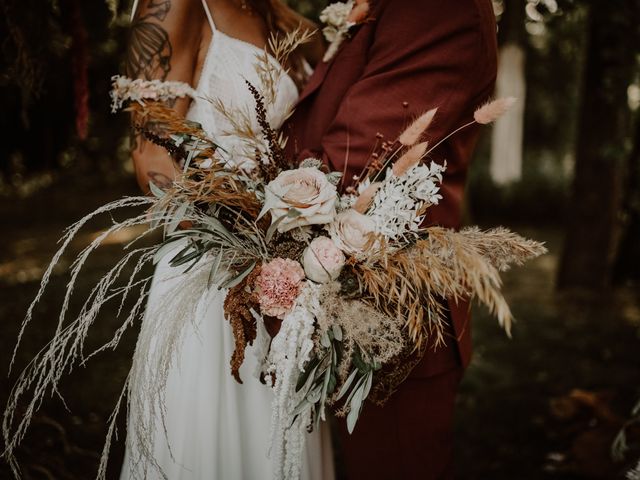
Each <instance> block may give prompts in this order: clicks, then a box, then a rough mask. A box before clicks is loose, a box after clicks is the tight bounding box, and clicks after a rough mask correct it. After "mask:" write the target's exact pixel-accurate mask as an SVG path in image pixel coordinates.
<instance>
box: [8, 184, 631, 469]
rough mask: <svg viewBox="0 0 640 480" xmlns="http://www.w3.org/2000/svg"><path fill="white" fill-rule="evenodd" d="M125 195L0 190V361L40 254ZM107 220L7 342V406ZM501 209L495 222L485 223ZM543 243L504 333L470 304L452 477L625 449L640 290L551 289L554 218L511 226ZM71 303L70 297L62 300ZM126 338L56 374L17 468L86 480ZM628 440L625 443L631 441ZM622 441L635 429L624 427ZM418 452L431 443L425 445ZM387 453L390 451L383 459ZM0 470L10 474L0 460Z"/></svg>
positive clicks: (107, 325)
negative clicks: (617, 445)
mask: <svg viewBox="0 0 640 480" xmlns="http://www.w3.org/2000/svg"><path fill="white" fill-rule="evenodd" d="M127 193H129V194H133V193H135V186H134V185H132V184H128V183H127V184H123V185H120V186H118V187H113V186H112V187H109V188H104V187H102V186H100V185H99V184H97V185H90V184H85V183H84V182H78V183H74V182H73V181H71V180H67V181H65V182H62V183H61V182H57V183H55V184H54V186H53V187H50V188H48V189H46V190H44V191H41V192H39V193H37V194H35V195H33V196H31V197H29V198H28V199H25V200H23V201H20V202H16V201H15V200H8V199H4V200H0V218H2V235H1V236H0V287H1V288H0V320H1V322H0V338H2V343H1V344H0V347H1V348H0V368H2V369H5V368H7V367H8V365H9V361H10V358H11V352H12V349H13V346H14V344H15V339H16V337H17V334H18V331H19V326H20V322H21V320H22V318H23V317H24V313H25V311H26V309H27V306H28V304H29V302H30V300H31V299H32V298H33V297H34V295H35V293H36V291H37V286H38V281H39V278H40V276H41V274H42V272H43V268H44V267H45V265H46V262H47V261H48V259H49V258H50V257H51V255H52V254H53V253H54V250H55V248H56V243H55V242H56V240H57V238H59V236H60V235H61V233H62V230H63V228H64V227H65V226H67V225H69V224H70V223H72V222H73V221H75V220H76V219H78V218H80V217H81V216H83V215H84V214H86V213H88V212H89V211H91V210H92V209H93V208H95V207H97V206H99V205H100V204H102V203H105V202H106V201H109V200H113V199H115V198H118V197H119V196H121V195H124V194H127ZM107 222H108V218H103V219H102V220H101V221H96V222H92V223H91V224H90V225H88V227H87V228H86V229H85V231H84V232H85V233H84V234H83V235H82V236H81V237H80V238H79V240H78V241H77V242H76V243H75V244H74V245H73V248H72V254H71V255H69V256H66V257H64V258H63V262H62V266H61V267H60V268H59V269H57V270H56V271H55V274H54V277H53V282H52V285H51V288H50V290H48V292H47V294H46V295H45V296H44V298H43V301H42V302H41V303H40V305H39V307H38V308H37V309H36V316H35V318H34V320H33V322H32V324H30V325H29V327H28V328H27V330H26V333H25V335H24V338H23V342H22V346H21V347H20V349H19V350H18V355H17V358H16V368H15V369H14V371H13V372H12V374H11V375H10V376H9V378H7V377H6V376H4V375H3V376H1V377H0V389H1V390H0V400H1V401H2V405H4V404H5V402H6V398H7V396H8V392H9V388H10V387H11V385H12V384H13V382H14V381H15V378H16V372H17V371H19V370H20V369H21V368H22V367H24V365H26V363H27V362H28V360H29V359H30V358H31V357H32V356H33V354H34V353H36V352H37V350H38V349H39V348H41V347H42V346H43V345H44V343H45V342H46V339H47V338H49V337H50V336H51V334H52V332H53V330H54V328H55V325H54V322H55V318H56V317H55V315H56V312H57V310H56V309H59V306H60V301H61V295H62V293H63V291H64V285H65V283H66V280H68V277H67V275H66V274H65V268H66V267H67V266H68V265H69V262H70V260H71V259H72V255H73V252H76V253H77V252H78V251H79V249H80V248H81V247H82V246H83V245H84V244H86V242H87V241H88V240H89V239H91V238H93V235H95V233H96V232H98V231H99V230H100V228H102V227H104V226H105V225H106V224H107ZM498 222H499V219H496V223H498ZM508 226H511V227H513V228H515V229H516V230H518V231H520V232H521V233H523V234H526V235H528V236H531V237H533V238H536V239H538V240H543V241H546V242H547V243H548V246H549V249H550V253H549V254H548V255H546V256H544V257H542V258H540V259H538V260H536V261H534V262H532V263H531V264H530V265H528V266H526V267H524V268H518V269H514V270H512V271H510V272H507V274H506V275H505V276H504V279H505V285H504V291H505V293H506V296H507V298H508V300H509V302H510V304H511V305H512V308H513V311H514V314H515V317H516V318H517V320H518V321H517V324H516V325H515V328H514V334H513V338H512V339H509V338H507V337H506V335H505V334H504V332H503V331H502V330H501V329H500V328H499V326H498V325H497V324H496V321H495V320H494V319H492V318H490V316H489V315H488V314H487V313H486V311H484V310H483V309H481V308H477V309H476V312H475V314H474V340H475V355H474V360H473V363H472V365H471V367H470V368H469V370H468V371H467V374H466V376H465V378H464V380H463V382H462V385H461V391H460V396H459V400H458V409H457V421H456V455H457V460H456V464H457V466H458V467H457V470H458V478H460V479H463V480H472V479H492V480H507V479H509V480H512V479H519V480H527V479H576V480H577V479H615V478H623V472H624V471H625V470H626V469H627V468H628V467H629V465H630V464H631V461H632V459H633V458H634V456H635V458H638V456H640V450H638V449H636V450H635V451H631V452H629V454H628V455H627V458H626V460H623V461H618V462H614V461H613V460H612V459H611V444H612V442H613V439H614V437H615V435H616V434H617V433H618V431H619V429H620V427H621V426H622V425H623V424H624V422H625V421H626V420H627V419H628V418H629V415H630V412H631V409H632V407H633V405H634V402H635V401H636V399H637V398H638V397H640V390H639V388H640V384H638V379H639V378H640V361H639V360H640V359H639V357H638V351H639V349H640V299H639V298H638V295H637V290H635V291H634V289H633V288H631V287H625V288H621V289H618V290H616V291H610V292H601V293H598V294H597V295H596V294H591V295H587V294H582V295H581V294H575V293H574V294H571V295H569V294H563V295H561V294H558V293H556V292H555V290H554V278H555V269H556V267H557V259H558V253H559V248H560V246H561V234H560V229H559V228H553V227H540V226H536V227H534V226H524V227H523V226H522V225H508ZM126 240H127V237H126V236H125V237H122V238H115V239H113V241H112V242H110V244H109V245H107V246H106V247H105V248H104V249H103V250H102V251H101V252H100V253H99V254H98V255H96V256H95V257H94V258H93V259H92V260H91V261H90V262H89V263H88V264H87V266H86V269H85V270H84V273H83V274H82V280H81V282H80V283H79V287H78V289H77V298H78V299H80V298H81V297H82V296H83V295H86V294H87V293H88V289H89V288H90V286H91V285H92V282H95V280H96V279H97V278H99V277H100V275H101V274H102V273H104V271H105V268H106V267H107V266H108V265H110V264H111V263H112V262H113V261H114V259H116V258H118V255H119V252H120V251H121V247H122V243H123V242H126ZM73 307H75V308H78V307H79V305H78V304H77V302H76V303H74V304H73ZM114 313H115V306H114V307H112V309H111V310H107V311H105V312H104V314H103V315H101V316H100V318H99V319H98V321H97V322H96V324H95V325H94V327H93V328H94V330H93V334H92V336H91V338H90V342H91V343H94V342H99V341H101V340H102V341H104V340H106V339H107V338H109V337H108V335H109V334H111V333H113V331H114V329H115V326H116V325H117V322H118V319H116V318H115V315H114ZM134 344H135V329H133V330H132V331H131V332H129V335H128V336H126V337H125V338H124V340H123V342H122V344H121V346H120V347H119V348H118V349H117V350H116V351H115V352H111V351H110V352H105V353H104V354H102V355H101V356H99V357H96V358H94V359H92V360H91V361H90V362H89V363H88V365H87V366H86V368H82V367H80V368H77V369H75V370H74V371H73V372H72V373H71V375H69V376H68V377H67V379H66V380H65V381H64V383H63V385H62V388H61V394H62V395H63V396H64V399H65V401H66V405H67V407H68V411H67V410H66V409H65V407H64V405H63V403H62V402H61V400H60V399H58V398H56V397H52V398H48V399H47V400H46V401H45V402H44V403H43V405H42V408H41V409H40V411H39V413H38V414H37V415H36V417H35V418H34V422H33V426H32V428H31V429H30V431H29V433H28V434H27V436H26V438H25V441H24V442H23V444H22V446H21V447H20V449H19V451H18V458H19V461H20V464H21V466H22V468H23V471H24V473H25V477H26V478H34V479H41V478H42V479H46V478H49V479H56V480H57V479H60V480H64V479H87V478H93V477H94V475H95V472H96V468H97V462H98V459H99V456H100V452H101V449H102V444H103V439H104V435H105V433H106V427H105V424H106V420H107V418H108V416H109V414H110V413H111V409H112V408H113V406H114V405H115V401H116V398H117V396H118V394H119V392H120V388H121V385H122V382H123V380H124V378H125V376H126V373H127V370H128V367H129V359H130V357H131V352H132V349H133V347H134ZM119 424H120V433H121V435H120V438H119V440H118V441H117V442H116V443H115V444H114V446H113V449H112V452H111V461H110V465H109V471H108V475H107V476H108V478H117V477H118V472H119V464H120V462H121V459H122V453H123V446H122V443H123V435H122V434H123V428H124V418H121V419H120V422H119ZM634 442H635V443H634ZM630 443H631V445H632V447H633V446H634V445H636V446H637V445H638V443H640V433H639V432H637V431H633V430H631V432H630ZM425 454H428V452H425ZM390 460H391V459H390ZM0 478H10V473H9V470H8V467H7V466H6V465H5V464H4V463H1V464H0Z"/></svg>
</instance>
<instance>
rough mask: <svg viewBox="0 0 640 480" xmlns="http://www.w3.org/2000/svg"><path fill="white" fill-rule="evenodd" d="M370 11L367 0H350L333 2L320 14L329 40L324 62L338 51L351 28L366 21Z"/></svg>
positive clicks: (325, 35) (323, 30)
mask: <svg viewBox="0 0 640 480" xmlns="http://www.w3.org/2000/svg"><path fill="white" fill-rule="evenodd" d="M368 13H369V2H368V1H367V0H349V1H348V2H345V3H341V2H337V3H332V4H331V5H329V6H327V8H325V9H324V10H323V11H322V13H321V14H320V21H321V22H322V23H323V24H324V25H325V27H324V28H323V29H322V33H323V34H324V38H326V40H327V42H329V48H327V51H326V53H325V54H324V57H323V58H322V61H323V62H328V61H329V60H331V59H332V58H333V57H334V55H335V54H336V53H337V51H338V48H340V45H341V44H342V42H343V41H344V39H345V38H347V36H348V34H349V30H351V28H353V27H354V26H356V25H357V24H359V23H361V22H363V21H364V19H365V18H366V17H367V15H368Z"/></svg>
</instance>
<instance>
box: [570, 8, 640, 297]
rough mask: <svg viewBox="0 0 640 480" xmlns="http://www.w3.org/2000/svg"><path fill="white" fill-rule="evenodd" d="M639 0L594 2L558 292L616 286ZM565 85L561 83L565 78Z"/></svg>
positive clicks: (590, 19) (590, 15) (591, 12)
mask: <svg viewBox="0 0 640 480" xmlns="http://www.w3.org/2000/svg"><path fill="white" fill-rule="evenodd" d="M639 3H640V1H639V0H622V1H620V2H617V3H616V6H615V8H613V7H612V5H611V4H610V2H609V1H608V0H594V1H593V2H592V3H591V8H590V12H589V22H588V25H589V27H588V28H589V32H588V54H587V60H586V67H585V79H584V87H583V92H582V102H581V103H582V105H581V112H580V119H579V126H578V144H577V147H576V166H575V178H574V184H573V196H572V201H571V205H570V209H569V218H568V219H567V220H568V227H567V234H566V239H565V245H564V251H563V255H562V259H561V264H560V270H559V275H558V287H559V288H570V287H585V288H590V289H599V288H602V287H606V286H608V285H609V284H610V282H611V273H612V268H613V260H614V257H615V251H616V247H617V243H618V241H617V240H618V237H619V233H620V212H621V205H622V190H623V172H624V165H625V161H626V159H627V155H628V149H627V144H628V143H629V136H630V133H631V132H630V128H631V117H632V115H631V110H630V108H629V105H628V100H627V88H628V87H629V85H630V84H631V82H632V81H633V75H634V71H635V48H634V45H635V44H636V43H635V42H636V40H637V36H636V30H637V23H636V22H637V18H638V17H637V11H638V4H639ZM558 81H562V79H558Z"/></svg>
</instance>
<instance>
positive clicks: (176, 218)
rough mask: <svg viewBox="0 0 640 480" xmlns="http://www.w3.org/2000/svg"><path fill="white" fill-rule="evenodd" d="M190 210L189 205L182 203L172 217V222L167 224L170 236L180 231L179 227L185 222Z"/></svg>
mask: <svg viewBox="0 0 640 480" xmlns="http://www.w3.org/2000/svg"><path fill="white" fill-rule="evenodd" d="M188 210H189V204H188V203H186V202H185V203H182V204H181V205H180V206H179V207H178V208H177V209H176V211H175V212H174V213H173V215H172V219H171V221H170V222H169V223H168V224H167V227H166V231H167V233H169V234H170V233H172V232H175V231H176V230H177V229H178V227H179V226H180V222H182V221H183V220H184V218H185V216H186V214H187V211H188Z"/></svg>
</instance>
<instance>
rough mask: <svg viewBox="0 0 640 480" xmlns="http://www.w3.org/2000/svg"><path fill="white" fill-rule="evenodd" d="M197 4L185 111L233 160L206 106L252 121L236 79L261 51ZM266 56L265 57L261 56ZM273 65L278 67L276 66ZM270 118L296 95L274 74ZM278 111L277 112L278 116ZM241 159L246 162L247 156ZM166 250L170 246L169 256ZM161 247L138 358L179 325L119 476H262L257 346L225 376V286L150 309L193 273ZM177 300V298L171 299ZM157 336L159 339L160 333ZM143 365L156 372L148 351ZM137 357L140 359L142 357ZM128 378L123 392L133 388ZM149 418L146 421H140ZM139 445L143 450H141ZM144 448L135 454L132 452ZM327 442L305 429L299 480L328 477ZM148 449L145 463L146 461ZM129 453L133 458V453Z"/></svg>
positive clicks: (228, 342)
mask: <svg viewBox="0 0 640 480" xmlns="http://www.w3.org/2000/svg"><path fill="white" fill-rule="evenodd" d="M203 7H204V8H205V11H206V13H207V17H208V19H209V23H210V24H211V28H212V30H213V35H212V40H211V44H210V46H209V51H208V53H207V55H206V58H205V62H204V66H203V68H202V74H201V79H200V81H199V84H198V85H197V87H196V92H197V97H199V98H196V99H195V100H194V101H193V103H192V107H191V109H190V110H189V113H188V118H189V119H191V120H193V121H196V122H198V123H200V124H201V125H202V126H203V128H204V129H205V130H206V131H207V132H208V133H209V134H210V135H211V136H212V138H214V139H215V140H216V141H217V142H218V144H219V145H221V146H222V147H223V148H224V149H225V150H226V151H227V152H229V153H230V155H229V156H230V157H234V158H236V159H237V158H242V155H243V152H242V149H243V144H242V142H241V141H240V140H239V139H238V138H237V137H234V136H233V135H228V134H225V132H228V131H229V130H230V125H229V124H228V120H227V119H226V118H225V117H224V116H223V115H221V114H220V113H219V111H218V110H217V109H216V108H215V107H214V106H213V104H212V102H211V101H210V100H211V99H216V98H217V99H219V100H221V101H222V103H223V104H224V105H225V106H227V107H231V108H233V109H244V110H245V111H247V113H248V114H250V115H249V118H251V119H252V122H253V123H254V125H253V126H254V128H255V129H256V131H257V130H258V129H259V126H258V125H257V122H256V121H255V115H253V111H254V99H253V97H252V96H251V95H250V92H249V91H248V89H247V88H246V84H245V82H244V80H245V79H246V80H248V81H250V82H251V83H252V84H253V85H256V86H257V87H258V88H260V86H261V82H260V77H259V75H258V74H257V73H256V70H255V62H256V55H258V54H260V53H261V52H262V51H261V50H260V49H259V48H258V47H256V46H254V45H252V44H250V43H247V42H243V41H241V40H239V39H236V38H232V37H230V36H228V35H225V34H224V33H223V32H221V31H219V30H217V29H216V26H215V24H214V22H213V18H212V17H211V13H210V12H209V10H208V8H207V5H206V3H205V2H204V0H203ZM271 60H272V61H273V62H275V59H271ZM277 68H281V67H280V66H277ZM275 93H276V95H275V102H274V105H272V106H271V108H270V112H269V113H270V121H271V122H273V123H274V125H273V126H275V127H279V126H280V125H279V123H278V122H280V123H282V121H284V118H285V116H286V114H287V112H288V110H289V108H290V107H291V105H292V104H293V103H294V102H295V100H296V98H297V89H296V86H295V84H294V82H293V80H292V79H291V78H290V77H289V76H288V75H286V74H285V73H284V72H282V75H280V81H279V82H278V83H277V85H276V92H275ZM278 117H279V118H278ZM246 161H247V162H249V161H251V158H250V157H249V156H247V157H246ZM173 254H175V253H173ZM173 254H172V253H171V252H169V253H168V254H167V255H165V256H164V258H163V259H162V260H161V261H160V262H159V264H158V266H157V269H156V272H155V275H154V278H153V282H152V286H151V289H150V293H149V298H148V303H147V305H148V306H147V312H146V314H145V318H144V321H143V325H142V331H141V337H140V338H141V339H142V338H143V337H144V336H145V335H147V336H148V337H153V336H154V335H155V336H157V337H159V338H160V339H153V338H152V339H151V343H150V344H146V345H145V344H143V345H142V346H141V343H142V340H139V343H138V347H137V349H136V355H148V353H149V350H153V347H151V348H149V347H148V345H153V344H154V342H156V343H161V342H163V341H164V342H167V338H169V336H170V335H173V334H169V333H166V331H165V330H166V329H164V330H163V328H164V325H175V324H177V323H178V324H180V325H181V326H180V331H181V336H180V340H179V341H178V344H177V345H176V347H175V351H174V354H173V359H172V362H171V363H170V366H169V367H168V368H167V370H168V376H167V377H166V384H164V385H163V387H162V392H161V393H162V396H163V397H164V398H163V400H162V403H163V405H162V407H161V408H162V410H163V415H161V416H160V415H157V414H156V415H155V416H154V417H153V419H152V420H151V421H150V422H149V423H147V424H144V426H143V428H142V429H140V428H138V430H137V432H139V431H140V430H142V431H143V436H144V438H145V439H146V440H145V442H144V443H145V444H144V445H141V444H140V443H139V438H138V437H137V436H136V435H133V434H132V431H133V430H132V429H134V428H135V425H136V422H137V421H138V420H140V418H137V417H136V416H139V415H145V414H147V413H148V411H147V409H146V406H143V407H140V405H141V404H142V405H144V404H145V402H138V403H137V405H138V408H136V406H135V405H132V404H130V405H129V417H128V428H129V434H128V439H127V448H126V454H125V461H124V465H123V468H122V472H121V476H120V478H121V480H130V479H131V480H133V479H138V478H140V479H142V478H147V479H156V478H167V479H169V480H252V479H256V480H268V479H270V478H273V474H272V472H273V465H272V462H271V460H270V459H269V457H268V449H269V443H270V420H271V400H272V393H271V390H270V389H269V388H268V387H266V386H264V385H263V384H261V383H260V382H259V380H258V379H257V378H256V376H255V372H256V371H257V369H258V357H257V353H258V352H257V351H256V350H258V347H257V346H253V347H249V348H247V351H246V357H245V362H244V364H243V366H242V368H241V370H240V374H241V377H242V380H243V381H244V383H243V384H242V385H241V384H238V383H237V382H236V381H235V380H234V378H233V377H232V376H231V373H230V366H229V360H230V358H231V354H232V352H233V348H234V340H233V336H232V332H231V327H230V325H229V323H228V322H227V321H226V320H225V318H224V314H223V301H224V296H225V292H224V291H218V290H216V289H215V288H211V289H208V290H206V291H203V293H202V294H199V296H198V298H196V299H195V302H196V303H197V308H196V314H195V315H194V316H195V318H191V319H189V321H186V320H185V319H179V321H174V320H177V319H171V318H165V317H164V316H166V315H172V314H174V315H175V312H173V311H172V310H171V309H165V308H162V307H158V306H159V305H166V304H167V302H172V301H174V300H175V298H174V297H176V296H181V295H184V296H187V295H189V294H192V286H191V285H192V284H190V280H193V279H192V278H191V277H192V276H195V275H197V273H195V271H194V270H192V271H190V272H187V273H176V269H175V268H172V267H170V266H169V263H168V262H169V259H170V258H171V257H172V256H173ZM178 300H179V299H178ZM163 335H164V337H163ZM148 358H149V361H148V362H147V363H148V365H146V368H148V369H149V371H150V372H153V371H154V369H160V368H161V366H159V365H158V366H157V365H155V364H154V363H153V360H152V359H153V358H154V357H153V355H150V356H149V357H148ZM145 359H146V357H145ZM143 388H144V387H140V386H139V385H137V384H136V383H135V382H132V383H131V386H130V389H131V390H132V391H131V392H130V395H131V394H133V395H134V396H135V395H136V393H138V392H137V391H136V389H143ZM149 425H151V428H149ZM147 448H148V450H144V449H147ZM143 450H144V451H145V452H146V453H144V454H141V452H142V451H143ZM331 455H332V452H331V443H330V440H329V435H328V432H327V431H326V430H325V431H324V432H323V433H322V434H321V433H320V432H314V433H312V434H309V435H308V438H307V447H306V455H305V458H303V460H302V478H304V479H309V480H324V479H329V480H330V479H333V461H332V457H331ZM150 456H152V458H153V460H151V459H150ZM133 459H136V460H133Z"/></svg>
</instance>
